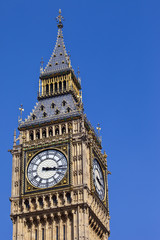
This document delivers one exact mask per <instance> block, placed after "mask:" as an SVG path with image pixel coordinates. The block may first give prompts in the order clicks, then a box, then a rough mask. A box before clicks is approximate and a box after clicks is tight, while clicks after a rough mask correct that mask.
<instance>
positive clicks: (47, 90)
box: [46, 84, 49, 94]
mask: <svg viewBox="0 0 160 240" xmlns="http://www.w3.org/2000/svg"><path fill="white" fill-rule="evenodd" d="M48 93H49V85H48V84H46V94H48Z"/></svg>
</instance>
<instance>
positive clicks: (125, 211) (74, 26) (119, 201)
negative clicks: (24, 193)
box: [0, 0, 160, 240]
mask: <svg viewBox="0 0 160 240" xmlns="http://www.w3.org/2000/svg"><path fill="white" fill-rule="evenodd" d="M59 8H61V9H62V14H63V16H64V18H65V22H64V29H63V34H64V40H65V45H66V48H67V50H69V51H70V54H71V60H72V66H73V68H74V69H75V72H77V68H78V66H79V67H80V76H81V79H82V88H83V102H84V107H85V112H86V113H87V116H88V119H89V120H90V121H91V123H92V125H93V126H94V127H96V126H97V123H98V122H99V123H100V125H101V128H102V131H101V135H102V140H103V142H102V145H103V149H105V150H106V152H107V154H108V166H109V170H110V171H111V172H112V175H111V176H109V202H110V215H111V236H110V239H111V240H117V239H118V240H135V239H136V240H151V239H154V240H158V239H160V237H159V236H160V218H159V215H160V187H159V185H160V174H159V172H160V147H159V142H160V141H159V140H160V125H159V122H160V111H159V105H160V98H159V89H160V67H159V64H160V2H159V1H154V0H152V1H151V0H150V1H149V0H134V1H131V0H130V1H129V0H121V1H119V0H112V1H108V0H99V1H95V0H80V1H78V0H61V1H53V0H52V1H51V0H45V1H42V0H34V1H33V0H32V1H31V0H28V1H24V0H14V1H13V0H5V1H1V3H0V36H1V37H0V69H1V76H0V78H1V80H0V87H1V93H0V101H1V118H0V121H1V122H0V126H1V138H0V146H1V147H0V153H1V158H0V164H1V168H0V170H1V174H0V181H1V198H0V206H1V217H0V235H1V237H0V238H1V239H7V240H8V239H11V234H12V224H11V221H10V218H9V214H10V202H9V197H10V191H11V164H12V160H11V155H10V153H8V152H7V150H8V149H11V148H12V143H13V131H14V128H17V124H18V122H17V120H18V115H19V111H18V108H19V106H20V104H23V106H24V109H25V111H24V114H23V116H24V118H25V117H27V115H28V114H29V113H30V111H31V110H32V108H33V107H34V105H35V103H36V101H37V99H36V97H37V91H38V79H39V67H40V59H41V57H42V56H43V57H44V61H45V64H46V63H47V61H48V60H49V57H50V55H51V53H52V50H53V48H54V45H55V41H56V36H57V26H56V21H55V18H56V17H57V15H58V9H59Z"/></svg>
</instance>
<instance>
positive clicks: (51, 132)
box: [49, 128, 53, 137]
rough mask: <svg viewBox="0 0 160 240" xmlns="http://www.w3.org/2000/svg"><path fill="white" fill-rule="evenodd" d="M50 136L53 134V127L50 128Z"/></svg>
mask: <svg viewBox="0 0 160 240" xmlns="http://www.w3.org/2000/svg"><path fill="white" fill-rule="evenodd" d="M49 136H50V137H51V136H53V130H52V128H50V129H49Z"/></svg>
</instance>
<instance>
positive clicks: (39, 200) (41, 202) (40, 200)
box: [38, 197, 43, 208]
mask: <svg viewBox="0 0 160 240" xmlns="http://www.w3.org/2000/svg"><path fill="white" fill-rule="evenodd" d="M38 202H39V205H40V207H41V208H43V199H42V198H41V197H40V198H39V199H38Z"/></svg>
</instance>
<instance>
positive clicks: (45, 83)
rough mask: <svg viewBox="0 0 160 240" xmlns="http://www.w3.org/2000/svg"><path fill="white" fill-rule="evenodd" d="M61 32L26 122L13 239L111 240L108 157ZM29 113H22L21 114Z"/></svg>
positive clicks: (20, 140) (17, 166)
mask: <svg viewBox="0 0 160 240" xmlns="http://www.w3.org/2000/svg"><path fill="white" fill-rule="evenodd" d="M62 20H63V17H62V15H61V11H60V10H59V16H58V17H57V22H58V24H57V26H58V34H57V41H56V45H55V48H54V50H53V53H52V55H51V57H50V59H49V61H48V64H47V65H46V67H45V68H44V69H43V66H41V71H40V77H39V92H38V100H37V103H36V104H35V107H34V109H33V111H32V112H31V114H30V115H29V116H28V118H27V119H25V120H24V121H23V120H22V118H21V119H20V120H19V126H18V130H19V136H18V137H17V136H16V132H14V144H13V149H12V150H11V153H12V193H11V198H10V201H11V219H12V222H13V240H80V239H85V240H87V239H88V240H91V239H95V240H99V239H103V240H107V239H108V237H109V234H110V229H109V219H110V217H109V206H108V181H107V175H108V170H107V155H106V154H105V153H104V154H103V153H102V152H101V149H102V147H101V140H100V138H99V137H98V136H97V134H96V132H95V130H94V128H93V127H92V125H91V123H90V122H89V121H88V119H87V117H86V114H84V110H83V103H82V94H81V81H80V78H79V77H77V76H76V75H75V73H74V70H73V68H72V66H71V62H70V57H69V55H68V54H67V52H66V48H65V44H64V40H63V34H62V28H63V23H62ZM22 110H23V109H22V108H21V111H22Z"/></svg>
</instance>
